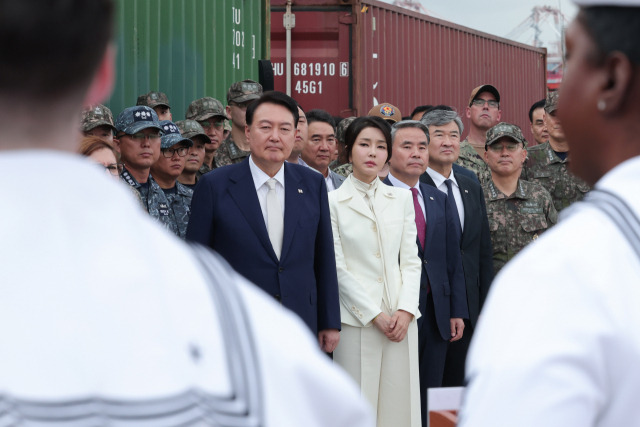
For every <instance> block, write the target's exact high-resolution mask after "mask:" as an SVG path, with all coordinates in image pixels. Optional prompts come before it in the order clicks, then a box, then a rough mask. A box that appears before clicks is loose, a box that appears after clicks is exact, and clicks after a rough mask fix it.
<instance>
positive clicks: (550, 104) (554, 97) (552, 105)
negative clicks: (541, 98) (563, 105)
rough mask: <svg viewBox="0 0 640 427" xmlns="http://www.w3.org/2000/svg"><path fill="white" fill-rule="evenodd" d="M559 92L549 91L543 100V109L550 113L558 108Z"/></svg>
mask: <svg viewBox="0 0 640 427" xmlns="http://www.w3.org/2000/svg"><path fill="white" fill-rule="evenodd" d="M559 96H560V94H559V93H558V91H553V92H549V93H548V94H547V99H546V100H545V102H544V111H546V112H547V113H549V114H551V113H553V112H554V111H556V110H557V109H558V97H559Z"/></svg>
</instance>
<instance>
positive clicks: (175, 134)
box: [160, 120, 193, 149]
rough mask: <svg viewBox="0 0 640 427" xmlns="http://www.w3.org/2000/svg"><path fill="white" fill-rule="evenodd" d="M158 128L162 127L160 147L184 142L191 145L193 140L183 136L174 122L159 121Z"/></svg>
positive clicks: (188, 145) (169, 146)
mask: <svg viewBox="0 0 640 427" xmlns="http://www.w3.org/2000/svg"><path fill="white" fill-rule="evenodd" d="M160 129H162V133H163V135H162V137H161V138H160V148H162V149H167V148H171V147H173V146H174V145H176V144H179V143H181V142H184V143H185V144H184V145H186V146H187V147H191V146H192V145H193V141H191V140H190V139H189V138H185V137H183V136H182V135H181V134H180V130H179V129H178V126H176V124H175V123H173V122H172V121H171V120H163V121H161V122H160Z"/></svg>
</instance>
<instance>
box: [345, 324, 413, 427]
mask: <svg viewBox="0 0 640 427" xmlns="http://www.w3.org/2000/svg"><path fill="white" fill-rule="evenodd" d="M333 360H334V361H335V362H336V363H337V364H338V365H340V366H341V367H342V368H343V369H345V370H346V371H347V372H348V373H349V375H351V377H352V378H353V379H354V380H355V381H356V383H357V384H359V385H360V390H361V392H362V395H363V396H364V397H365V399H367V401H368V402H369V403H370V404H371V406H372V407H373V408H374V411H375V412H376V419H377V422H376V426H377V427H420V426H421V421H420V377H419V371H418V327H417V323H416V321H415V319H414V320H413V321H412V322H411V323H410V324H409V329H408V331H407V335H406V336H405V338H404V340H402V341H401V342H399V343H395V342H392V341H390V340H389V339H388V338H387V337H386V336H385V335H384V334H383V333H382V332H380V331H379V330H378V328H376V327H375V326H371V327H366V328H360V327H354V326H349V325H345V324H344V323H343V324H342V331H341V332H340V344H339V345H338V347H337V348H336V350H335V351H334V352H333Z"/></svg>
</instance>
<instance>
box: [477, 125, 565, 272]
mask: <svg viewBox="0 0 640 427" xmlns="http://www.w3.org/2000/svg"><path fill="white" fill-rule="evenodd" d="M526 145H527V141H526V140H525V139H524V137H523V136H522V131H521V130H520V128H519V127H518V126H516V125H512V124H509V123H498V124H497V125H496V126H494V127H492V128H491V129H489V132H487V145H486V148H485V152H484V159H485V160H486V162H487V165H488V166H489V168H490V169H491V180H490V181H489V182H487V183H485V184H484V185H483V186H482V189H483V190H484V200H485V203H486V205H487V216H488V218H489V229H490V230H491V246H492V247H493V269H494V273H495V274H498V272H499V271H500V269H501V268H502V267H504V265H505V264H506V263H507V261H509V260H510V259H511V258H513V257H514V256H516V254H517V253H518V252H520V250H522V248H524V247H525V246H526V245H527V244H529V243H531V242H532V241H534V240H535V239H537V238H538V237H539V236H540V234H541V233H542V232H543V231H545V230H546V229H547V228H549V227H551V226H552V225H553V224H555V223H556V222H557V220H558V213H557V212H556V209H555V207H554V206H553V201H552V200H551V195H550V194H549V192H548V191H547V190H545V189H544V187H543V186H542V185H540V184H536V183H534V182H529V181H525V180H522V179H520V173H521V171H522V164H523V163H524V161H525V159H526V158H527V150H526V149H525V146H526Z"/></svg>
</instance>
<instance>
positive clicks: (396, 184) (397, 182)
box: [387, 172, 446, 223]
mask: <svg viewBox="0 0 640 427" xmlns="http://www.w3.org/2000/svg"><path fill="white" fill-rule="evenodd" d="M387 178H389V181H391V184H393V186H394V187H398V188H404V189H407V190H409V191H411V189H412V188H415V189H416V190H418V196H419V197H418V203H419V204H420V208H421V209H422V215H424V221H425V223H426V221H427V211H426V210H425V207H424V198H423V197H424V196H423V195H422V191H420V181H418V182H417V183H416V185H414V186H413V187H409V186H408V185H407V184H405V183H404V182H402V181H400V180H399V179H398V178H396V177H395V176H393V175H392V174H391V172H389V175H387ZM445 188H446V186H445ZM412 198H413V195H412Z"/></svg>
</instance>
